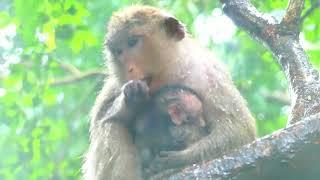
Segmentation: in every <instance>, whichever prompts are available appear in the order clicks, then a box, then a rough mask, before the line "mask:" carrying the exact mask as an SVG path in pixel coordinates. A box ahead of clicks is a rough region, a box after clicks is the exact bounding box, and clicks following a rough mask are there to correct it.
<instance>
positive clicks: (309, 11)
mask: <svg viewBox="0 0 320 180" xmlns="http://www.w3.org/2000/svg"><path fill="white" fill-rule="evenodd" d="M319 7H320V1H319V0H317V1H316V2H315V3H312V4H311V7H310V8H309V9H308V10H307V11H306V12H305V13H304V14H303V15H302V17H301V22H303V21H304V20H305V19H306V18H307V17H308V16H310V14H312V13H313V12H314V10H316V9H317V8H319Z"/></svg>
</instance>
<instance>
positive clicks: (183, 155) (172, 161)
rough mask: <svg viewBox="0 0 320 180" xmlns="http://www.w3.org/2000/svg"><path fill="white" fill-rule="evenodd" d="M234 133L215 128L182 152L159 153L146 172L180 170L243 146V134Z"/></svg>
mask: <svg viewBox="0 0 320 180" xmlns="http://www.w3.org/2000/svg"><path fill="white" fill-rule="evenodd" d="M231 127H232V128H235V127H238V126H236V125H232V126H229V128H231ZM238 128H239V127H238ZM235 132H238V131H235V130H232V129H226V127H216V128H214V129H213V131H211V133H210V134H209V135H208V136H205V137H203V138H202V139H201V140H200V141H197V142H195V143H194V144H192V145H191V146H189V147H187V148H186V149H184V150H181V151H163V152H160V154H159V156H158V157H157V158H156V159H155V160H154V161H153V162H152V163H151V165H150V167H149V169H148V170H147V171H148V172H149V174H154V173H158V172H160V171H163V170H165V169H173V168H181V167H183V166H186V165H192V164H194V163H199V162H201V161H205V160H209V159H213V158H216V157H219V156H221V155H223V154H226V153H228V152H229V151H230V150H232V149H233V147H236V146H237V145H238V144H244V143H243V142H242V141H243V140H241V139H242V138H243V139H249V138H248V137H244V136H246V135H245V134H243V135H241V134H236V133H235Z"/></svg>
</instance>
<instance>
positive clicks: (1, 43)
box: [0, 0, 320, 179]
mask: <svg viewBox="0 0 320 180" xmlns="http://www.w3.org/2000/svg"><path fill="white" fill-rule="evenodd" d="M253 2H254V3H255V5H257V7H258V8H259V9H260V10H262V11H264V12H272V13H276V12H283V9H284V8H285V7H286V4H287V1H284V0H278V1H272V0H267V1H258V0H256V1H253ZM132 3H140V4H150V5H154V6H158V7H162V8H166V9H168V10H169V11H171V12H172V13H173V14H174V15H176V16H177V17H178V18H179V19H181V20H182V21H183V22H184V23H186V25H187V27H188V29H189V31H190V32H191V33H192V34H194V35H195V36H198V37H200V36H202V35H206V34H203V33H201V34H199V33H196V32H197V30H199V29H201V27H198V26H195V25H194V22H195V21H196V20H197V18H198V16H199V15H201V16H203V17H206V18H208V17H210V16H211V15H212V14H213V13H212V10H213V9H215V8H219V7H220V5H219V3H218V1H209V0H196V1H183V0H176V1H173V0H162V1H156V0H151V1H145V0H140V1H133V2H132V1H128V0H122V1H118V0H110V1H103V0H95V1H85V0H81V1H76V0H43V1H37V0H28V2H27V3H26V2H25V1H23V0H12V1H11V0H3V1H2V2H1V3H0V55H1V57H0V104H1V105H0V154H1V161H0V179H19V178H20V179H79V177H80V175H81V173H80V167H81V161H82V154H83V153H84V152H85V149H86V147H87V144H88V114H89V111H90V107H91V106H92V104H93V102H94V98H95V96H96V94H97V92H98V90H99V89H100V88H101V84H102V79H101V78H98V77H96V76H91V77H89V78H87V79H83V80H78V81H73V82H71V83H67V84H60V85H58V84H56V85H54V83H56V82H57V81H59V80H61V79H64V78H66V77H71V76H75V75H79V74H81V73H82V72H86V71H89V70H97V69H100V70H101V69H102V68H103V66H102V65H103V63H104V62H103V58H102V56H101V51H102V44H103V36H104V31H105V22H106V21H107V20H108V19H109V17H110V16H111V14H112V12H113V11H115V10H117V9H119V8H122V7H125V6H128V5H130V4H132ZM310 6H311V3H310V2H309V1H307V4H306V9H308V8H310ZM304 12H305V11H304ZM319 19H320V10H319V9H317V10H316V11H315V12H314V13H312V14H311V15H310V16H308V17H307V18H306V19H305V21H304V23H303V26H302V34H301V38H302V39H303V41H302V42H303V44H304V47H305V49H306V51H307V53H308V55H309V56H310V58H311V60H312V63H313V64H314V65H315V66H316V67H317V68H319V67H320V61H318V59H319V58H320V39H319V37H320V27H319V26H320V24H319ZM214 25H215V26H214V27H213V26H212V27H210V28H209V29H210V31H211V29H212V30H214V29H217V28H219V27H220V26H223V24H214ZM222 28H223V27H222ZM206 37H207V38H206V39H208V38H209V35H206ZM207 45H208V46H209V47H213V49H214V50H215V52H216V53H217V55H218V56H219V58H220V59H221V60H223V61H224V62H225V63H226V64H227V66H228V67H229V69H230V70H231V74H232V76H233V78H234V81H235V83H236V85H237V86H238V88H239V89H240V91H241V92H242V94H243V95H244V96H245V98H246V99H247V101H248V105H249V107H250V109H251V110H252V112H253V114H254V116H255V117H256V119H257V124H258V129H259V135H265V134H268V133H270V132H272V131H274V130H276V129H279V128H282V127H284V126H285V123H286V119H287V113H288V106H287V105H286V104H285V102H283V101H280V100H277V98H270V97H276V95H278V94H280V97H282V98H285V97H287V92H286V91H287V85H286V80H285V78H284V75H283V73H282V72H281V70H280V68H279V66H278V65H277V63H276V61H275V60H274V59H273V57H272V55H271V54H270V52H269V51H268V50H267V49H265V48H264V47H263V46H261V45H260V44H259V43H257V42H255V41H254V40H252V39H251V38H250V37H249V36H248V35H247V34H246V33H244V32H242V31H239V30H238V32H237V33H236V34H234V35H233V36H232V38H229V39H228V40H227V41H225V42H223V43H215V42H213V41H210V42H209V44H207Z"/></svg>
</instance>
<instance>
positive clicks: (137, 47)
mask: <svg viewBox="0 0 320 180" xmlns="http://www.w3.org/2000/svg"><path fill="white" fill-rule="evenodd" d="M125 12H127V13H126V14H121V13H120V14H117V15H115V16H114V18H113V19H111V21H110V22H109V27H108V35H107V41H106V46H107V48H108V50H109V52H110V54H111V59H112V61H111V62H112V63H113V65H114V66H115V67H116V71H117V72H116V74H117V75H118V76H119V77H120V79H121V80H122V81H128V80H138V79H140V80H141V79H144V80H146V81H147V83H148V84H151V82H152V81H153V80H154V79H156V78H155V77H157V76H160V74H161V73H163V71H164V68H166V64H168V62H169V61H170V60H172V58H171V56H172V53H168V52H169V51H170V52H172V50H171V49H173V48H174V46H175V44H177V42H178V41H180V40H181V39H183V38H184V35H185V34H184V33H185V31H184V26H182V25H181V24H180V23H179V21H177V20H176V19H175V18H173V17H169V16H168V15H167V14H164V13H163V12H160V11H159V12H158V10H157V9H154V8H150V7H143V8H139V9H134V8H133V10H129V11H125ZM162 76H163V74H162ZM153 83H154V82H153Z"/></svg>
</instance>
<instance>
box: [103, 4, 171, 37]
mask: <svg viewBox="0 0 320 180" xmlns="http://www.w3.org/2000/svg"><path fill="white" fill-rule="evenodd" d="M165 17H172V15H170V14H169V13H168V12H166V11H163V10H161V9H158V8H155V7H151V6H138V5H135V6H130V7H126V8H124V9H122V10H119V11H117V12H115V13H113V15H112V17H111V19H110V21H109V22H108V32H109V34H110V35H111V34H114V33H115V32H116V31H119V30H122V29H130V28H132V27H133V26H141V25H143V24H146V23H148V24H152V23H157V22H159V20H161V19H163V18H165Z"/></svg>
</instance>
